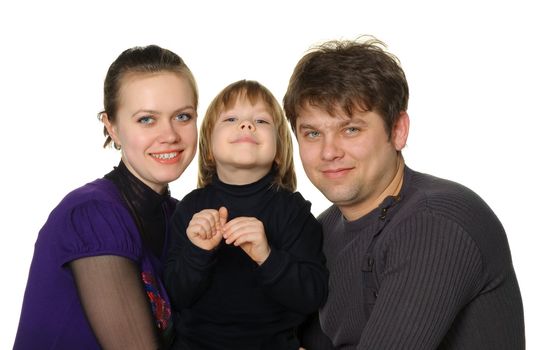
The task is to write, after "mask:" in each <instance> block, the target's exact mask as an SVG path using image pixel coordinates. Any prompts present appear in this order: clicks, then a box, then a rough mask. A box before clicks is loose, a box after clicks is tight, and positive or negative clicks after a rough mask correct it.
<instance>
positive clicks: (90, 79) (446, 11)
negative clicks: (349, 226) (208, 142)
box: [0, 0, 542, 349]
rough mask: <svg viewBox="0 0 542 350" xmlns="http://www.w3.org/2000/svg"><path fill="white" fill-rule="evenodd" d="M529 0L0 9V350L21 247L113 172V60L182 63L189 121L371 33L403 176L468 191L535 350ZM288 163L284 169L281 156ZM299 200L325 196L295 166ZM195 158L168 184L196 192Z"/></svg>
mask: <svg viewBox="0 0 542 350" xmlns="http://www.w3.org/2000/svg"><path fill="white" fill-rule="evenodd" d="M535 3H536V1H535V0H533V1H525V0H516V1H513V2H512V1H498V0H494V1H487V2H486V1H474V0H460V1H457V0H456V1H449V2H441V1H439V2H437V1H426V2H424V1H417V0H414V1H396V2H389V1H374V0H371V1H361V0H358V1H340V0H337V1H333V2H331V1H325V2H323V1H316V0H311V1H295V0H291V1H284V2H281V1H277V0H275V1H268V2H263V1H259V2H258V1H245V2H242V1H237V0H228V1H216V2H210V1H201V0H198V1H196V0H193V1H190V2H188V1H180V0H177V1H154V2H150V1H134V0H132V1H126V2H119V1H117V2H115V1H109V2H108V4H107V5H106V4H100V3H99V2H97V1H87V2H81V1H65V2H60V1H17V2H15V1H3V2H2V4H1V5H0V41H1V43H0V112H1V117H0V118H1V119H0V120H1V125H0V135H1V136H0V149H1V151H2V155H3V157H2V158H3V159H2V162H1V163H2V168H1V170H0V176H1V178H0V180H1V185H2V190H1V192H0V193H2V196H1V198H0V201H1V202H0V205H1V210H0V268H1V277H2V281H3V287H2V288H1V292H0V293H1V294H0V310H1V312H0V321H1V323H2V325H3V326H2V332H1V336H0V349H8V348H11V347H12V344H13V339H14V336H15V332H16V327H17V323H18V318H19V312H20V307H21V302H22V297H23V292H24V288H25V284H26V278H27V273H28V268H29V265H30V261H31V257H32V253H33V244H34V241H35V239H36V236H37V233H38V231H39V229H40V227H41V226H42V225H43V223H44V222H45V220H46V218H47V216H48V214H49V212H50V211H51V210H52V209H53V208H54V207H55V205H56V204H57V203H58V202H59V201H60V200H61V199H62V197H63V196H64V195H65V194H67V193H68V192H69V191H70V190H72V189H74V188H76V187H78V186H80V185H82V184H84V183H86V182H88V181H91V180H93V179H95V178H97V177H100V176H102V175H103V174H104V173H106V172H108V171H109V170H110V169H111V168H112V166H113V165H116V163H117V162H118V159H119V156H118V154H117V153H116V151H113V150H104V149H102V148H101V144H102V142H103V137H102V134H101V132H102V127H101V125H100V123H98V121H97V119H96V117H95V115H96V113H97V112H98V111H99V110H101V108H102V84H103V79H104V76H105V73H106V70H107V68H108V67H109V64H110V63H111V62H112V61H113V60H114V59H115V58H116V57H117V56H118V54H120V52H121V51H123V50H124V49H126V48H128V47H131V46H134V45H147V44H151V43H155V44H158V45H161V46H164V47H166V48H169V49H171V50H173V51H175V52H177V53H178V54H179V55H181V56H182V57H183V58H184V59H185V61H186V62H187V64H188V65H189V67H190V68H191V69H192V71H193V73H194V75H195V76H196V79H197V81H198V84H199V88H200V96H201V104H200V108H199V113H200V116H203V114H204V113H205V109H206V107H207V104H208V102H209V100H210V99H211V98H212V97H213V96H214V95H215V94H216V93H218V91H219V90H220V89H222V88H223V87H224V86H226V85H227V84H229V83H231V82H233V81H236V80H239V79H243V78H247V79H255V80H258V81H260V82H261V83H263V84H264V85H266V86H267V87H268V88H270V89H271V91H273V92H274V94H275V95H276V97H277V98H278V99H279V101H281V100H282V96H283V94H284V92H285V89H286V86H287V82H288V79H289V76H290V74H291V72H292V69H293V67H294V65H295V64H296V62H297V60H298V59H299V58H300V57H301V56H302V55H303V53H304V52H305V51H306V50H307V49H308V48H309V47H310V46H311V45H313V44H315V43H318V42H321V41H324V40H328V39H339V38H346V39H352V38H355V37H357V36H359V35H361V34H372V35H375V36H376V37H378V38H379V39H381V40H383V41H384V42H386V43H387V44H388V47H389V50H390V51H391V52H393V53H395V54H396V55H397V56H398V57H399V58H400V59H401V62H402V64H403V68H404V70H405V72H406V75H407V79H408V81H409V84H410V89H411V98H410V106H409V114H410V117H411V133H410V138H409V142H408V146H407V149H406V150H405V151H404V155H405V159H406V162H407V164H408V165H409V166H410V167H411V168H413V169H415V170H418V171H422V172H428V173H431V174H434V175H437V176H441V177H445V178H449V179H452V180H455V181H458V182H461V183H463V184H465V185H467V186H468V187H470V188H472V189H473V190H474V191H476V192H477V193H478V194H480V195H481V196H482V197H483V198H484V199H485V200H486V201H487V202H488V204H489V205H490V206H491V207H492V208H493V210H494V211H495V212H496V214H497V215H498V216H499V218H500V219H501V221H502V223H503V225H504V227H505V228H506V230H507V233H508V239H509V242H510V247H511V250H512V256H513V260H514V265H515V269H516V272H517V276H518V279H519V283H520V287H521V291H522V296H523V301H524V309H525V321H526V330H527V344H528V349H542V339H541V337H540V335H539V333H540V331H539V329H540V328H539V327H540V324H542V309H541V307H540V303H539V302H538V299H539V298H540V297H541V295H542V283H541V277H540V276H541V273H540V268H541V267H542V264H540V260H539V257H540V255H541V252H540V248H539V244H540V243H541V242H542V241H541V238H540V235H541V234H542V229H541V223H540V217H541V216H542V212H541V210H542V205H541V204H540V203H541V199H542V191H541V189H540V179H541V177H540V174H539V163H540V159H541V158H540V152H539V151H538V147H539V145H540V142H541V139H540V135H539V134H540V129H541V127H542V122H541V118H542V113H541V112H540V101H541V100H542V98H541V93H542V89H541V88H540V84H541V82H542V68H541V66H540V64H541V62H542V57H541V56H542V47H541V39H540V33H542V25H541V24H540V23H541V22H540V18H541V14H542V13H541V11H540V10H538V9H537V8H536V6H535ZM296 161H297V160H296ZM297 165H298V167H297V170H298V177H299V182H300V185H299V190H300V191H301V192H302V194H303V195H304V196H305V197H306V198H308V199H310V200H311V201H312V202H313V211H314V213H315V214H318V213H320V212H321V211H322V210H323V209H324V208H326V207H327V206H328V203H327V202H326V200H325V199H324V198H323V197H322V196H321V195H320V194H319V193H318V192H317V191H316V190H315V189H314V188H313V187H312V185H311V184H310V183H309V182H308V181H307V179H306V177H305V175H304V173H303V170H302V168H301V166H300V163H299V162H298V161H297ZM195 179H196V162H194V163H193V164H192V165H191V166H190V167H189V169H188V170H187V171H186V172H185V174H183V176H182V177H181V179H180V180H178V181H176V182H175V183H174V184H172V193H173V195H174V196H175V197H177V198H181V197H182V196H183V195H184V194H186V193H187V192H188V191H189V190H191V189H193V188H194V186H195Z"/></svg>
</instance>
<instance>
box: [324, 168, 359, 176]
mask: <svg viewBox="0 0 542 350" xmlns="http://www.w3.org/2000/svg"><path fill="white" fill-rule="evenodd" d="M352 169H353V168H333V169H325V170H322V174H324V176H325V177H328V178H338V177H342V176H345V175H346V174H348V173H349V172H350V170H352Z"/></svg>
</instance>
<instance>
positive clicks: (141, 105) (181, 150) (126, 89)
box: [104, 72, 197, 193]
mask: <svg viewBox="0 0 542 350" xmlns="http://www.w3.org/2000/svg"><path fill="white" fill-rule="evenodd" d="M193 96H194V92H193V91H192V88H191V87H190V84H189V83H188V81H187V80H186V79H185V78H183V77H182V76H181V75H179V74H176V73H172V72H161V73H131V74H130V73H129V74H127V75H126V76H124V77H123V78H122V81H121V87H120V90H119V105H118V106H119V107H118V111H117V116H116V120H115V122H114V124H111V123H110V122H109V120H108V119H107V118H104V122H105V125H106V127H107V130H108V132H109V135H111V138H112V139H113V141H114V142H115V143H116V144H117V145H119V146H120V147H121V152H122V160H123V162H124V164H125V165H126V167H127V168H128V169H129V170H130V171H131V172H132V174H134V175H135V176H137V177H138V178H139V179H140V180H141V181H143V182H144V183H145V184H146V185H148V186H149V187H151V188H152V189H153V190H154V191H156V192H158V193H162V192H163V191H164V189H165V187H166V185H167V184H168V183H169V182H171V181H173V180H176V179H177V178H178V177H179V176H181V174H182V173H183V171H184V170H185V169H186V167H187V166H188V165H189V164H190V162H191V161H192V159H193V158H194V154H195V153H196V144H197V129H196V117H197V111H196V106H195V105H194V104H195V101H194V97H193Z"/></svg>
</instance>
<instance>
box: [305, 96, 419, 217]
mask: <svg viewBox="0 0 542 350" xmlns="http://www.w3.org/2000/svg"><path fill="white" fill-rule="evenodd" d="M336 111H337V112H335V115H331V114H329V112H327V111H326V110H325V109H321V108H318V107H315V106H310V105H306V106H305V108H303V109H302V111H301V112H300V113H299V116H298V118H297V122H296V135H297V140H298V142H299V154H300V157H301V161H302V163H303V168H304V169H305V172H306V174H307V176H308V177H309V179H310V180H311V182H312V183H313V184H314V186H316V188H318V189H319V190H320V191H321V192H322V193H323V194H324V196H326V198H327V199H329V200H330V201H331V202H333V203H334V204H336V205H337V206H338V207H339V209H341V211H342V212H343V214H344V215H345V216H346V217H347V218H349V219H353V218H352V217H349V215H347V214H352V215H350V216H354V217H355V218H357V217H359V216H355V215H356V213H366V212H368V211H369V210H370V209H373V208H374V207H376V206H378V204H379V203H376V205H375V204H374V201H375V200H376V199H377V198H378V197H379V196H380V195H381V194H382V193H383V191H384V190H385V189H386V188H387V186H388V185H389V184H390V182H391V181H392V179H393V177H394V176H395V174H396V171H397V157H398V151H399V150H400V149H401V148H402V147H403V146H404V142H406V136H405V139H404V140H397V138H398V137H397V135H396V131H395V129H394V131H393V132H392V137H391V139H390V138H389V136H388V133H387V131H386V128H385V124H384V121H383V119H382V117H380V115H379V114H377V113H375V112H372V111H369V112H362V111H357V112H355V113H354V114H353V115H352V117H349V116H347V115H346V114H344V113H343V112H342V110H340V109H338V108H337V109H336ZM404 117H406V118H407V119H408V116H407V115H406V113H403V114H402V115H401V118H404ZM398 124H400V122H398ZM407 129H408V123H407ZM407 134H408V130H407ZM367 209H369V210H367ZM361 215H363V214H361Z"/></svg>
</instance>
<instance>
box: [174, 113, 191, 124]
mask: <svg viewBox="0 0 542 350" xmlns="http://www.w3.org/2000/svg"><path fill="white" fill-rule="evenodd" d="M175 119H176V120H179V121H183V122H186V121H189V120H190V119H192V116H191V115H190V114H187V113H181V114H179V115H178V116H176V117H175Z"/></svg>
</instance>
